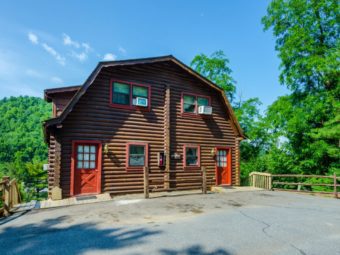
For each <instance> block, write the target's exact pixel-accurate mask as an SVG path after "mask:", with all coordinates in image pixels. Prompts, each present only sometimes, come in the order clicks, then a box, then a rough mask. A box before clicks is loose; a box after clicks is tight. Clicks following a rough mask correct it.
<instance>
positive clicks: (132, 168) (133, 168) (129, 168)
mask: <svg viewBox="0 0 340 255" xmlns="http://www.w3.org/2000/svg"><path fill="white" fill-rule="evenodd" d="M131 145H143V146H144V153H145V161H144V166H130V165H129V148H130V146H131ZM125 164H126V170H127V171H142V170H143V167H145V166H148V165H149V144H148V143H145V142H128V143H126V150H125Z"/></svg>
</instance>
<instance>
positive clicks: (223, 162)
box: [216, 150, 227, 167]
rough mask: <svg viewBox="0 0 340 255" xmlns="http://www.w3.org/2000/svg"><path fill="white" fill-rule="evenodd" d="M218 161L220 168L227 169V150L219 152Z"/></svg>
mask: <svg viewBox="0 0 340 255" xmlns="http://www.w3.org/2000/svg"><path fill="white" fill-rule="evenodd" d="M216 161H217V166H218V167H226V166H227V151H226V150H218V151H217V155H216Z"/></svg>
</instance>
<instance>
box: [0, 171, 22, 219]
mask: <svg viewBox="0 0 340 255" xmlns="http://www.w3.org/2000/svg"><path fill="white" fill-rule="evenodd" d="M0 192H2V196H1V198H0V199H1V202H2V207H0V216H2V215H3V216H9V215H10V213H11V209H12V208H13V207H14V206H15V205H17V204H19V203H21V196H20V192H19V188H18V184H17V181H16V180H15V179H13V180H11V179H10V178H9V177H8V176H5V177H3V178H2V181H1V182H0Z"/></svg>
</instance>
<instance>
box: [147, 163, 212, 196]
mask: <svg viewBox="0 0 340 255" xmlns="http://www.w3.org/2000/svg"><path fill="white" fill-rule="evenodd" d="M169 172H170V173H176V172H177V173H183V172H184V171H169ZM180 181H198V182H200V183H201V187H202V193H203V194H206V193H207V171H206V168H205V167H202V168H201V175H198V176H193V177H178V178H176V179H169V180H166V179H164V177H160V178H152V179H150V178H149V168H148V167H144V197H145V198H149V197H150V191H152V192H153V191H156V192H160V191H176V190H179V189H178V188H167V189H164V188H153V189H150V184H151V185H152V184H155V183H162V184H164V183H176V182H180Z"/></svg>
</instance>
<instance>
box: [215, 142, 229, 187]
mask: <svg viewBox="0 0 340 255" xmlns="http://www.w3.org/2000/svg"><path fill="white" fill-rule="evenodd" d="M216 185H231V155H230V149H228V148H216Z"/></svg>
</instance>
